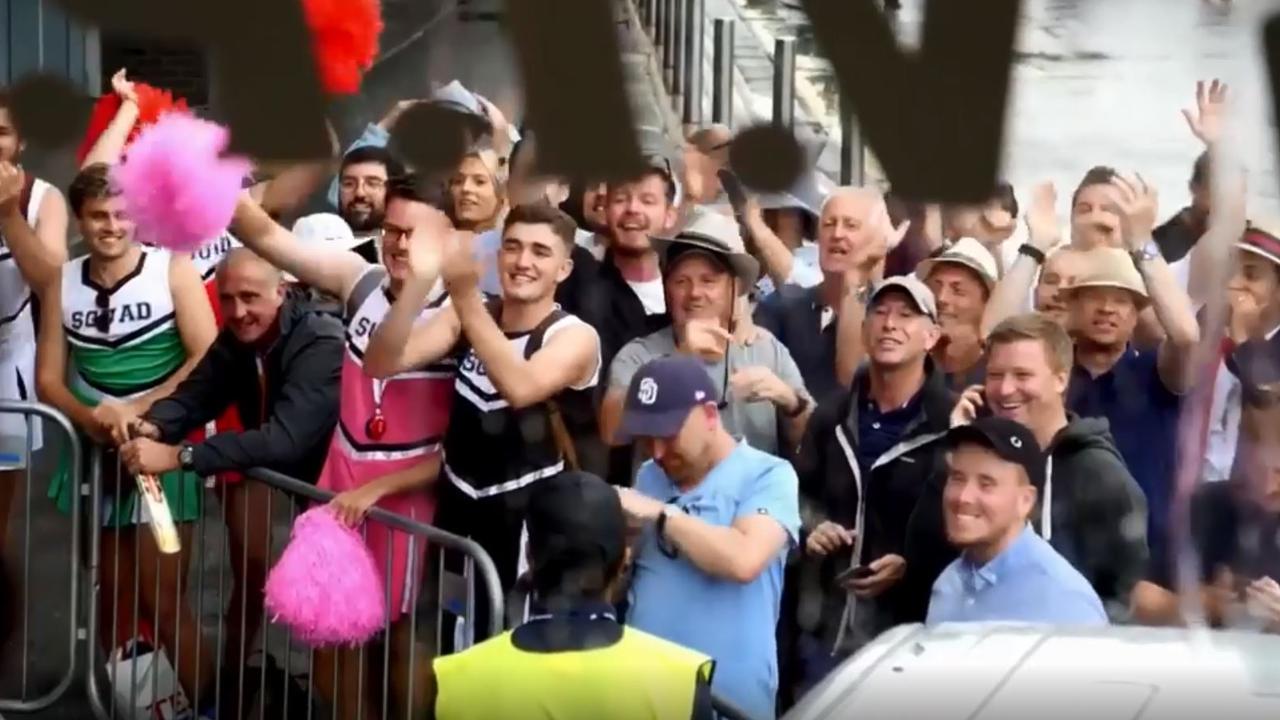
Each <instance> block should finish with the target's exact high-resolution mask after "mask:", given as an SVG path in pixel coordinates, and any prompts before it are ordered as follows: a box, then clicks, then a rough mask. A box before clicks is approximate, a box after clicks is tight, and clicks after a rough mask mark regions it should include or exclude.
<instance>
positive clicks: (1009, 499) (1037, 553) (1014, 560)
mask: <svg viewBox="0 0 1280 720" xmlns="http://www.w3.org/2000/svg"><path fill="white" fill-rule="evenodd" d="M947 446H948V452H947V479H946V487H945V490H944V491H943V493H944V494H943V498H944V499H943V504H944V507H945V509H946V512H945V518H946V528H947V537H948V538H949V539H950V540H951V542H952V543H954V544H955V545H956V546H957V547H959V548H961V551H960V557H959V558H958V559H956V561H955V562H953V563H951V565H950V566H948V567H947V569H946V570H945V571H943V573H942V575H941V576H940V577H939V578H938V580H937V582H936V583H934V586H933V596H932V598H930V600H929V617H928V620H927V623H928V624H929V625H935V624H938V623H944V622H984V621H1016V622H1032V623H1048V624H1053V625H1075V626H1081V625H1106V624H1107V616H1106V614H1105V613H1103V611H1102V602H1101V601H1100V600H1099V599H1098V594H1097V593H1095V592H1094V591H1093V588H1091V587H1089V583H1088V582H1086V581H1085V579H1084V578H1083V577H1082V576H1081V575H1080V573H1078V572H1076V570H1075V568H1073V567H1071V564H1070V563H1068V562H1067V561H1066V560H1064V559H1063V558H1062V556H1060V555H1059V554H1058V553H1057V552H1055V551H1054V549H1053V548H1052V547H1051V546H1050V545H1049V543H1047V542H1045V541H1044V539H1043V538H1041V537H1040V536H1038V535H1036V533H1035V531H1034V530H1032V528H1031V525H1030V524H1029V523H1028V522H1027V520H1028V518H1029V517H1030V515H1031V511H1032V509H1033V508H1034V507H1035V505H1036V496H1037V491H1038V489H1039V488H1040V487H1042V486H1043V483H1044V479H1045V478H1044V476H1045V457H1044V454H1043V453H1042V452H1041V450H1040V446H1039V444H1037V442H1036V439H1035V436H1033V435H1032V434H1031V431H1030V430H1029V429H1028V428H1027V427H1026V426H1024V425H1022V424H1021V423H1018V422H1015V421H1013V420H1009V419H1007V418H996V417H992V418H984V419H981V420H978V421H976V422H974V423H972V424H969V425H961V426H959V427H956V428H954V429H952V430H951V432H949V433H947Z"/></svg>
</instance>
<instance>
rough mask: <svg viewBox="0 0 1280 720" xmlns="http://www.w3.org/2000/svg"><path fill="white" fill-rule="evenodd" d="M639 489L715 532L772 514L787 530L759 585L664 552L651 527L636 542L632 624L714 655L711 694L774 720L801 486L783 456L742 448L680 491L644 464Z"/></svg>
mask: <svg viewBox="0 0 1280 720" xmlns="http://www.w3.org/2000/svg"><path fill="white" fill-rule="evenodd" d="M636 490H637V491H639V492H641V493H644V494H645V495H648V496H649V497H652V498H657V499H658V500H661V501H663V502H670V503H672V504H675V505H678V506H679V507H680V508H681V509H683V510H684V511H685V512H687V513H690V514H693V515H695V516H697V518H698V519H700V520H702V521H704V522H707V523H710V524H712V525H720V526H725V527H728V526H730V525H732V524H733V522H734V521H735V520H737V519H738V518H742V517H748V516H753V515H768V516H770V517H772V518H774V519H776V520H777V521H778V522H779V523H781V525H782V527H783V528H784V529H786V531H787V536H788V538H789V543H788V547H787V548H783V549H782V550H780V551H779V552H778V556H777V557H776V558H774V560H773V562H771V563H770V564H769V565H768V566H767V567H766V568H765V570H764V572H762V573H760V575H759V576H757V577H756V579H755V580H753V581H751V582H749V583H746V584H742V583H736V582H732V581H730V580H721V579H719V578H715V577H712V576H711V575H708V574H707V573H704V572H703V571H701V570H699V569H698V568H697V567H695V566H694V565H693V564H692V563H690V562H689V560H688V559H687V558H686V557H684V555H682V554H681V555H677V556H676V557H675V558H674V559H673V558H669V557H667V555H665V554H664V553H663V552H662V550H661V549H659V546H658V543H657V538H656V535H655V529H654V527H653V526H652V525H650V526H649V527H646V528H645V530H644V534H643V535H642V537H641V538H640V542H639V545H638V549H637V552H636V557H635V563H634V576H633V578H632V581H631V592H630V597H629V599H630V609H629V610H628V615H627V623H628V624H629V625H631V626H632V627H635V628H636V629H639V630H643V631H645V632H648V633H652V634H654V635H657V636H658V637H661V638H663V639H665V640H669V641H671V642H674V643H677V644H679V645H684V646H685V647H688V648H691V649H694V650H697V651H699V652H702V653H705V654H707V655H709V656H710V657H711V658H712V659H714V660H715V662H716V669H715V674H714V676H713V677H712V681H711V686H712V689H713V690H714V691H715V692H716V693H717V694H719V695H722V696H724V697H725V698H726V699H727V700H729V701H730V702H732V703H734V704H735V705H737V706H738V707H740V708H741V709H742V710H743V711H745V712H747V713H748V714H749V715H750V716H751V717H760V718H771V717H774V716H775V714H776V712H775V710H774V698H775V695H776V694H777V690H778V652H777V643H776V640H775V635H774V632H775V628H776V627H777V624H778V612H779V603H780V601H781V598H782V573H783V567H784V565H785V564H786V557H787V550H788V549H789V547H790V546H791V545H794V544H795V542H796V539H797V537H798V534H799V531H800V507H799V481H798V480H797V478H796V472H795V469H793V468H792V467H791V465H790V464H789V463H787V462H785V461H783V460H782V459H780V458H778V457H775V456H773V455H770V454H768V453H766V452H762V451H760V450H756V449H755V448H753V447H751V446H749V445H747V444H746V443H739V444H738V447H737V448H735V449H734V451H733V452H732V453H731V454H730V455H729V456H728V457H727V458H725V459H724V460H723V461H722V462H721V463H720V464H719V465H716V466H715V467H714V468H713V469H712V470H711V472H710V473H708V474H707V476H706V478H704V479H703V481H702V482H701V483H700V484H699V485H698V486H697V487H695V488H693V489H692V490H690V491H688V492H687V493H681V492H680V491H679V489H678V488H676V486H675V485H674V484H673V483H672V482H671V480H670V479H668V478H667V475H666V473H664V472H663V471H662V468H660V467H658V466H657V465H656V464H655V463H654V462H653V461H652V460H650V461H648V462H646V463H645V464H644V465H642V466H641V467H640V471H639V474H638V475H637V476H636Z"/></svg>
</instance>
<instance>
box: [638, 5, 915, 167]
mask: <svg viewBox="0 0 1280 720" xmlns="http://www.w3.org/2000/svg"><path fill="white" fill-rule="evenodd" d="M633 2H635V5H636V10H635V12H636V15H637V17H638V18H639V19H640V27H641V28H642V29H643V30H644V31H645V32H646V33H647V34H648V36H649V38H650V40H651V42H652V44H653V47H654V51H655V52H656V53H657V60H658V63H657V65H658V68H659V69H660V70H661V71H662V75H663V82H664V84H665V85H666V87H667V89H668V91H669V92H670V95H671V99H672V102H673V103H674V104H675V105H676V107H675V110H676V111H677V112H679V113H680V116H681V118H682V120H683V122H684V124H685V125H686V126H690V127H696V126H698V125H700V124H701V123H702V121H703V104H704V102H705V100H706V98H705V97H704V87H705V85H704V83H703V72H704V69H703V58H704V53H705V49H704V46H705V36H706V33H707V30H708V28H707V23H708V20H707V17H706V7H705V0H633ZM897 7H898V6H897V3H895V2H888V1H887V2H886V3H885V12H886V14H887V17H888V19H889V21H890V24H891V25H893V23H894V22H895V21H896V14H895V12H896V10H897ZM710 22H711V39H712V51H711V52H712V62H711V88H710V95H711V98H710V101H711V121H712V122H714V123H720V124H724V125H727V126H729V127H732V126H733V124H734V120H733V85H734V82H733V78H734V75H733V73H734V68H735V65H734V40H735V35H736V25H737V20H735V19H733V18H728V17H714V18H711V20H710ZM795 53H796V44H795V39H794V38H789V37H780V38H777V39H776V40H775V44H774V48H773V65H774V77H773V91H772V94H771V96H770V100H771V103H770V106H771V108H772V110H773V113H772V117H771V118H770V119H771V121H772V122H773V124H775V125H777V126H780V127H784V128H788V129H790V128H792V127H793V126H794V116H795V103H796V79H795V78H796V56H795ZM837 116H838V119H839V122H838V125H839V128H838V129H839V133H840V154H839V157H840V171H839V173H840V183H841V184H842V185H849V184H855V185H861V184H863V183H864V182H865V181H866V164H865V161H864V157H863V154H864V140H863V137H862V133H861V131H860V130H859V128H858V123H857V118H856V117H855V116H854V113H853V108H852V106H851V105H850V103H849V102H848V100H847V98H844V97H841V98H839V107H838V108H837ZM815 119H817V118H815Z"/></svg>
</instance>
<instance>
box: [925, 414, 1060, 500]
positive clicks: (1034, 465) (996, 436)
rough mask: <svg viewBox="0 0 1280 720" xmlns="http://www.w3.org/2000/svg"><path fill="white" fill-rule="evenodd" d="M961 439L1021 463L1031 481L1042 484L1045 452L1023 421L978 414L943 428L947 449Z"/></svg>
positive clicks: (959, 443)
mask: <svg viewBox="0 0 1280 720" xmlns="http://www.w3.org/2000/svg"><path fill="white" fill-rule="evenodd" d="M965 443H973V444H975V445H981V446H983V447H985V448H987V449H989V450H991V452H993V453H995V454H996V456H997V457H999V458H1000V459H1002V460H1006V461H1008V462H1011V463H1013V464H1015V465H1021V466H1022V469H1023V470H1026V471H1027V478H1028V479H1030V480H1031V484H1032V485H1033V486H1035V487H1036V488H1037V489H1043V488H1044V481H1045V463H1046V458H1045V454H1044V451H1043V450H1041V449H1040V443H1039V442H1037V441H1036V436H1035V434H1034V433H1032V432H1031V429H1030V428H1028V427H1027V426H1026V425H1023V424H1022V423H1020V422H1017V421H1016V420H1010V419H1009V418H1002V417H995V416H991V417H983V418H978V419H977V420H974V421H973V422H971V423H969V424H967V425H957V426H956V427H953V428H951V430H950V431H948V432H947V437H946V444H947V447H948V448H949V449H955V448H956V447H957V446H959V445H963V444H965Z"/></svg>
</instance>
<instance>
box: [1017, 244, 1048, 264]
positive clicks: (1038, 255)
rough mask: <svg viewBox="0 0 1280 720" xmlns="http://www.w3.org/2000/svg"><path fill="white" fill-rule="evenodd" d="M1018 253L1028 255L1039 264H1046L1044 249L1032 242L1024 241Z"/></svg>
mask: <svg viewBox="0 0 1280 720" xmlns="http://www.w3.org/2000/svg"><path fill="white" fill-rule="evenodd" d="M1018 254H1019V255H1026V256H1027V257H1029V258H1031V259H1032V260H1035V261H1036V264H1037V265H1044V260H1045V254H1044V251H1043V250H1041V249H1040V248H1038V247H1036V246H1035V245H1032V244H1030V243H1023V244H1021V245H1019V246H1018Z"/></svg>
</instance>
